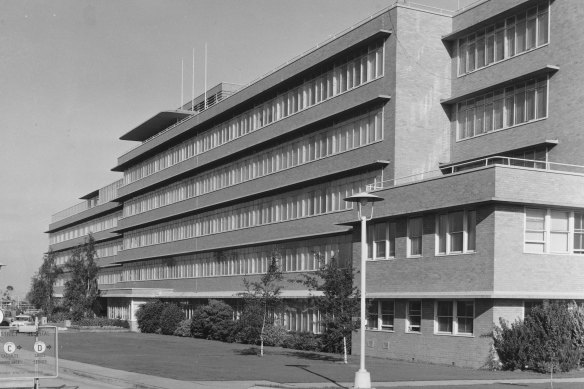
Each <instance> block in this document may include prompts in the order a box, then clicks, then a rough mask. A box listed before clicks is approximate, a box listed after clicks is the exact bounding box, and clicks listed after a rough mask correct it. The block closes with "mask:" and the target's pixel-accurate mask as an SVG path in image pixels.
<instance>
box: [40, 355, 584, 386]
mask: <svg viewBox="0 0 584 389" xmlns="http://www.w3.org/2000/svg"><path fill="white" fill-rule="evenodd" d="M59 365H60V370H61V371H62V372H64V373H66V374H68V375H75V376H79V377H83V378H86V379H93V380H95V381H98V382H103V383H108V384H110V385H114V386H118V387H120V388H137V389H140V388H143V389H191V388H192V389H202V388H225V389H231V388H232V389H248V388H256V389H260V388H289V389H294V388H298V389H300V388H302V389H305V388H351V387H352V386H353V383H352V382H336V381H333V380H330V382H314V383H306V382H302V383H287V382H272V381H262V380H254V381H181V380H174V379H171V378H164V377H158V376H152V375H148V374H140V373H133V372H128V371H123V370H116V369H110V368H106V367H101V366H96V365H91V364H86V363H80V362H74V361H67V360H60V361H59ZM422 368H423V367H422ZM490 373H492V372H490ZM480 376H481V374H480V371H477V378H479V377H480ZM541 377H542V378H517V379H509V378H508V377H506V378H504V377H501V378H500V379H493V377H492V375H491V377H490V378H489V379H472V380H471V379H460V380H444V379H441V380H435V381H432V380H425V381H418V380H416V379H415V377H411V380H401V381H392V382H378V381H374V382H373V385H372V386H374V387H375V388H377V389H382V388H432V387H436V388H452V387H454V388H463V387H477V388H478V387H485V386H489V387H493V388H495V387H499V385H503V386H501V387H505V386H507V387H508V386H509V385H513V386H521V387H528V388H547V387H550V379H549V377H546V376H544V375H542V376H541ZM46 381H47V385H46V386H45V385H44V384H43V383H42V382H41V387H43V388H44V387H50V385H48V381H49V380H46ZM283 381H284V380H283ZM553 383H554V385H555V386H554V388H563V387H566V388H568V387H569V388H581V387H582V388H584V377H578V376H571V377H562V376H560V377H559V378H554V380H553ZM561 385H569V386H561Z"/></svg>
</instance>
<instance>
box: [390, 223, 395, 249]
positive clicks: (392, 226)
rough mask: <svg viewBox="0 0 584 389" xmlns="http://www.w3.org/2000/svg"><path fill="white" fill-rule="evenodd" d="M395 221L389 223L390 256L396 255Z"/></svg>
mask: <svg viewBox="0 0 584 389" xmlns="http://www.w3.org/2000/svg"><path fill="white" fill-rule="evenodd" d="M395 229H396V225H395V223H389V256H390V257H395Z"/></svg>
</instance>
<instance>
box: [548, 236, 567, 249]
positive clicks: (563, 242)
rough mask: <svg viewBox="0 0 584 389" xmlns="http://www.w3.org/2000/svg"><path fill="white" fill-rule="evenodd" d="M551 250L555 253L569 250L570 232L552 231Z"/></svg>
mask: <svg viewBox="0 0 584 389" xmlns="http://www.w3.org/2000/svg"><path fill="white" fill-rule="evenodd" d="M550 251H551V252H554V253H566V252H568V234H567V233H565V234H562V233H554V232H552V233H551V235H550Z"/></svg>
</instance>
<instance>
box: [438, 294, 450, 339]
mask: <svg viewBox="0 0 584 389" xmlns="http://www.w3.org/2000/svg"><path fill="white" fill-rule="evenodd" d="M437 304H438V307H437V309H436V313H437V321H438V332H450V333H451V332H452V302H451V301H438V303H437Z"/></svg>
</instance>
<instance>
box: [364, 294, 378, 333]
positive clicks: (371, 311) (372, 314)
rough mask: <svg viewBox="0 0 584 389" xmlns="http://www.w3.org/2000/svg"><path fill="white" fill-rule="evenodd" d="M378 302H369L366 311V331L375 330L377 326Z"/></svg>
mask: <svg viewBox="0 0 584 389" xmlns="http://www.w3.org/2000/svg"><path fill="white" fill-rule="evenodd" d="M378 318H379V314H378V302H377V301H373V302H370V304H369V307H368V310H367V324H366V327H367V328H368V329H373V330H376V329H377V326H378Z"/></svg>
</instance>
